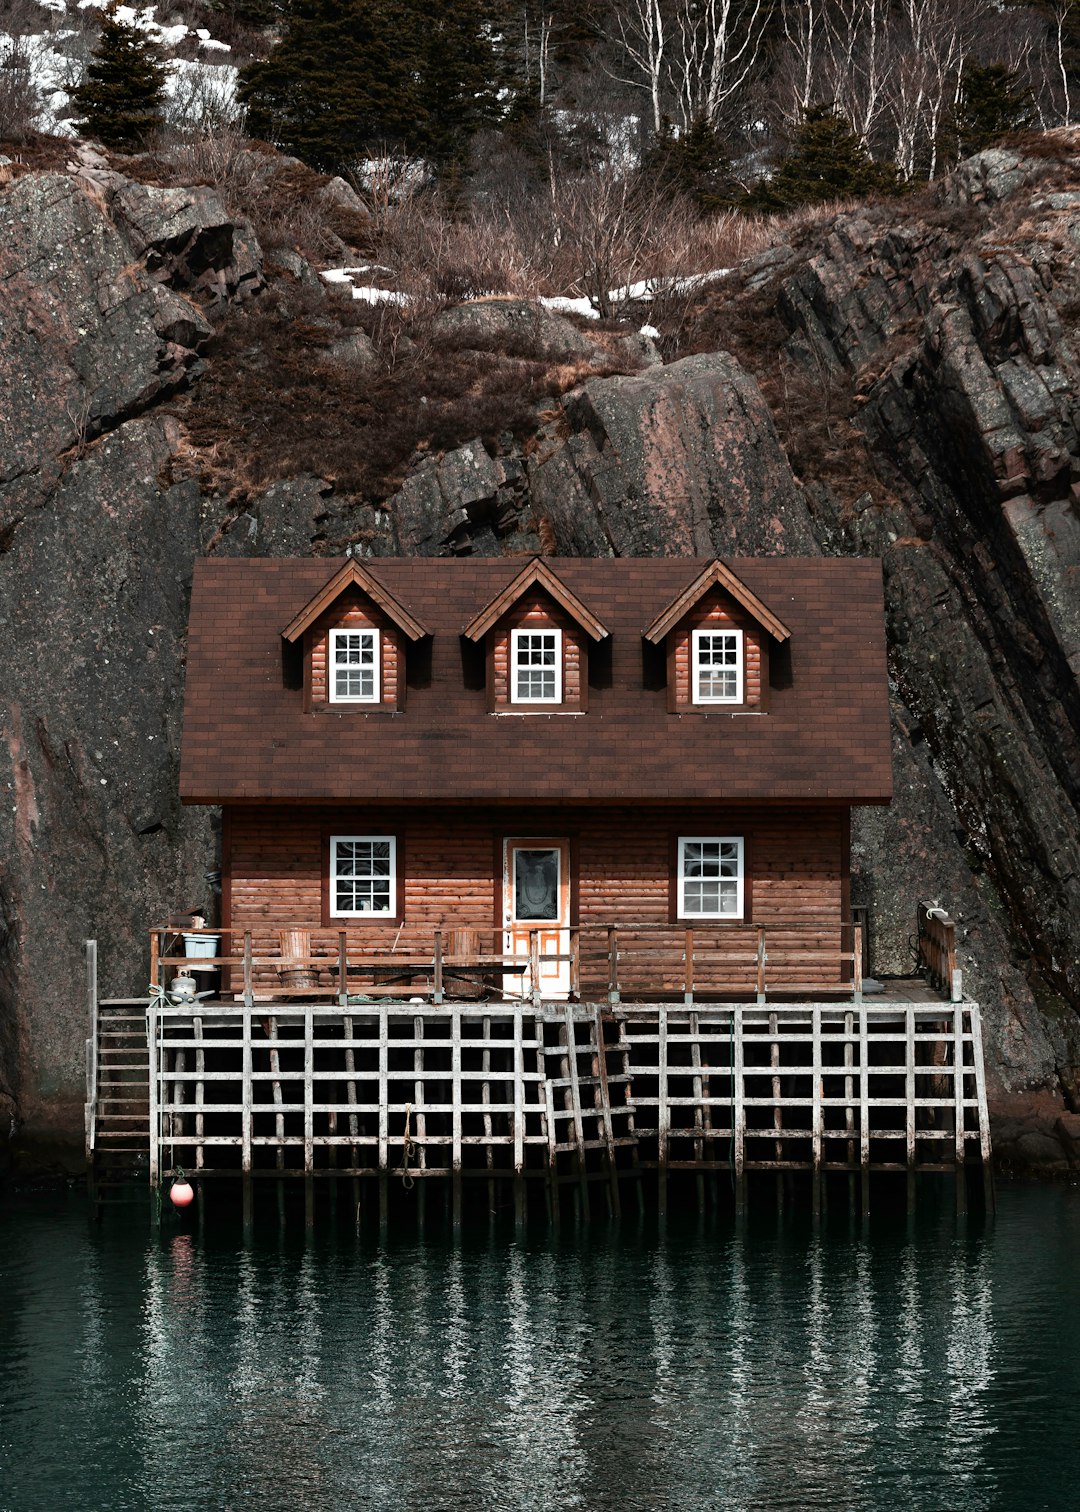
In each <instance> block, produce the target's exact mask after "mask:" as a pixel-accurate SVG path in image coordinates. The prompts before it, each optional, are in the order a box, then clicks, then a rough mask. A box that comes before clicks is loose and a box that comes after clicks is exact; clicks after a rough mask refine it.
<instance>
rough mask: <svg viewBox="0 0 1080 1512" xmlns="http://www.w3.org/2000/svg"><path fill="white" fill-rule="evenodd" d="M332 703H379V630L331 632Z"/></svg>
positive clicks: (330, 688)
mask: <svg viewBox="0 0 1080 1512" xmlns="http://www.w3.org/2000/svg"><path fill="white" fill-rule="evenodd" d="M329 661H330V680H329V693H330V702H331V703H376V704H377V703H378V702H379V698H380V678H379V662H380V648H379V632H378V630H331V631H330V657H329Z"/></svg>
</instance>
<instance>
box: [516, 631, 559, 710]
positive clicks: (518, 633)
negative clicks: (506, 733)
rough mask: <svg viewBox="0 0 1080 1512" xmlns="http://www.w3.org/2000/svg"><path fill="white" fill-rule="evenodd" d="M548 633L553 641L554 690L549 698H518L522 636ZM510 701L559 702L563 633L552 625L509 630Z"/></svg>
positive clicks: (532, 702)
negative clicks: (531, 628) (519, 652)
mask: <svg viewBox="0 0 1080 1512" xmlns="http://www.w3.org/2000/svg"><path fill="white" fill-rule="evenodd" d="M533 635H550V636H552V637H553V638H554V643H555V667H554V671H555V692H554V693H553V694H552V696H551V697H550V698H536V697H533V698H519V697H518V692H517V674H518V648H519V646H520V645H521V641H522V638H523V637H524V636H533ZM509 683H510V689H509V692H510V702H511V703H517V704H540V703H543V704H560V703H562V698H563V633H562V631H561V630H557V629H556V628H555V627H554V626H553V625H543V626H540V627H538V628H537V629H535V630H530V629H527V628H525V629H521V630H511V632H510V667H509Z"/></svg>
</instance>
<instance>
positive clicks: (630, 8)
mask: <svg viewBox="0 0 1080 1512" xmlns="http://www.w3.org/2000/svg"><path fill="white" fill-rule="evenodd" d="M666 9H667V8H666V7H665V6H664V5H663V4H662V3H661V0H625V4H624V5H622V6H620V8H619V9H618V10H617V11H616V12H615V15H614V23H613V34H612V33H609V36H611V40H613V41H616V42H617V43H618V44H619V46H620V48H621V51H622V52H623V53H624V54H625V57H626V60H627V61H628V62H629V63H630V64H631V65H632V67H633V68H634V69H635V70H637V76H635V77H634V78H632V79H621V80H620V82H621V83H629V84H632V85H636V86H637V87H639V88H641V89H644V90H645V91H646V92H647V94H648V96H649V104H650V106H651V110H652V128H653V131H654V132H659V130H660V127H661V125H662V123H663V118H664V117H663V108H662V102H661V92H662V88H663V83H664V58H665V54H666V51H667V44H668V30H667V18H666V14H665V12H666Z"/></svg>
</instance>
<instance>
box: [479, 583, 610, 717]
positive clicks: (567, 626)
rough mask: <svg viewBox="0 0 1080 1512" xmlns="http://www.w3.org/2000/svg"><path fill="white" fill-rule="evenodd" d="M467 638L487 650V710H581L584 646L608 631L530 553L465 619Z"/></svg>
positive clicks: (584, 690) (585, 668)
mask: <svg viewBox="0 0 1080 1512" xmlns="http://www.w3.org/2000/svg"><path fill="white" fill-rule="evenodd" d="M462 633H463V635H464V636H465V639H466V640H469V641H472V642H473V643H474V644H477V645H479V644H483V646H484V648H485V653H486V658H485V659H486V667H487V678H486V682H487V698H488V710H489V712H490V713H493V714H581V713H584V712H585V709H586V707H587V706H588V688H589V660H588V658H589V646H590V644H593V643H598V642H600V641H602V640H606V639H607V636H608V631H607V628H606V626H604V625H603V624H602V623H601V622H600V620H599V619H597V617H596V615H595V614H593V612H592V610H591V609H589V608H588V606H587V605H586V604H584V603H582V601H581V600H580V599H579V598H578V597H577V595H576V594H575V593H573V592H572V591H571V590H570V589H569V588H568V587H567V586H566V584H565V583H564V582H562V580H561V579H560V578H559V577H558V576H557V574H556V573H555V572H554V571H553V570H552V569H551V568H550V567H548V565H547V564H546V563H545V562H544V561H543V560H542V559H541V558H539V557H535V558H534V559H533V560H532V561H531V562H529V563H528V565H527V566H526V567H524V568H523V569H522V570H521V572H519V573H518V574H517V576H516V577H515V578H513V579H512V580H511V581H510V582H509V583H508V584H507V585H506V587H505V588H504V589H503V590H502V591H501V592H500V593H498V594H496V596H495V597H494V598H493V599H492V600H491V601H490V602H489V603H487V604H485V606H484V608H483V609H481V610H480V612H479V613H478V614H477V615H476V616H475V617H474V618H473V619H472V620H470V622H469V624H468V625H466V627H465V629H464V631H463V632H462Z"/></svg>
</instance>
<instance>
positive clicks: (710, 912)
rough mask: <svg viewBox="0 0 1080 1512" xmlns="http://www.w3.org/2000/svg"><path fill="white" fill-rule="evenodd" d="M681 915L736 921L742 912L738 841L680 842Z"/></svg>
mask: <svg viewBox="0 0 1080 1512" xmlns="http://www.w3.org/2000/svg"><path fill="white" fill-rule="evenodd" d="M679 855H680V861H681V866H682V877H681V879H680V880H681V891H682V910H683V913H684V914H686V915H688V916H691V915H698V916H703V917H706V918H725V917H726V918H738V916H739V914H740V911H741V901H742V900H741V886H742V846H741V845H740V843H739V841H737V840H682V841H680V844H679Z"/></svg>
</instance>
